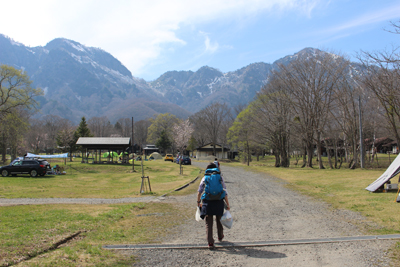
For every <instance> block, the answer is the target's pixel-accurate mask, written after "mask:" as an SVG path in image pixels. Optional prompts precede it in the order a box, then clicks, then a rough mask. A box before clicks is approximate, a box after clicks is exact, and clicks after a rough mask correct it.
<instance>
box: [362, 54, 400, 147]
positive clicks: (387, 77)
mask: <svg viewBox="0 0 400 267" xmlns="http://www.w3.org/2000/svg"><path fill="white" fill-rule="evenodd" d="M397 55H398V54H397V53H395V51H392V52H391V53H390V54H389V53H386V52H379V53H364V57H359V59H360V60H361V62H362V64H363V65H364V67H365V68H366V71H365V72H364V74H363V76H362V78H363V79H362V81H361V82H362V84H363V85H364V86H365V87H366V88H367V89H368V90H370V91H371V92H372V93H373V94H374V95H375V97H376V98H377V99H378V101H379V106H380V107H381V108H382V109H383V110H384V113H385V119H386V122H387V123H388V125H390V129H391V132H392V134H393V136H394V138H395V139H396V141H397V143H398V144H400V129H399V125H400V57H398V56H397Z"/></svg>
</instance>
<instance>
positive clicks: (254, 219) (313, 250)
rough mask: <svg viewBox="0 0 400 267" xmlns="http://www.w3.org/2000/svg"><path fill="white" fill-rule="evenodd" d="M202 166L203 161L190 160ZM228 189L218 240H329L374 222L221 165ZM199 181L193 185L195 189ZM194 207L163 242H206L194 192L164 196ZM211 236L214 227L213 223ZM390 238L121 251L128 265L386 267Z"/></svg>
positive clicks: (270, 179) (356, 232) (279, 182)
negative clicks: (225, 225) (225, 222)
mask: <svg viewBox="0 0 400 267" xmlns="http://www.w3.org/2000/svg"><path fill="white" fill-rule="evenodd" d="M193 164H196V165H198V166H200V167H202V168H205V166H206V163H197V162H193ZM221 170H222V173H223V176H224V179H225V182H226V185H227V189H228V193H229V202H230V204H231V213H232V216H233V218H234V222H233V227H232V229H225V230H224V235H225V238H224V241H223V242H245V241H247V242H254V241H268V240H277V239H280V240H282V239H301V238H307V239H308V238H329V237H344V236H357V235H363V233H362V232H361V231H360V230H359V227H357V226H356V225H355V223H357V224H358V225H360V224H361V225H364V226H367V227H368V226H371V225H372V226H374V225H373V224H372V223H370V222H368V221H367V220H366V219H365V218H364V217H362V216H361V215H359V214H357V213H354V212H349V211H340V210H339V211H338V210H333V209H331V208H330V207H329V205H327V204H326V203H321V202H317V201H315V200H313V199H311V198H309V197H306V196H304V195H300V194H298V193H296V192H294V191H292V190H290V189H288V188H286V187H284V186H283V185H284V182H283V181H282V180H280V179H276V178H273V177H270V176H268V175H266V174H260V173H253V172H248V171H245V170H243V169H241V168H233V167H227V166H223V165H222V166H221ZM197 185H198V182H196V183H195V184H194V185H192V186H196V187H197ZM156 201H168V202H171V203H176V204H177V205H188V206H189V207H193V208H192V209H193V218H191V219H188V220H187V221H185V222H184V223H183V224H181V225H179V226H177V227H176V229H174V231H173V233H171V234H170V235H168V236H167V237H165V238H164V239H163V240H162V243H176V244H206V234H205V223H204V222H197V221H195V220H194V213H195V206H196V195H190V196H185V197H182V198H181V197H166V198H162V199H160V198H159V199H157V200H156ZM214 238H215V239H216V227H215V224H214ZM394 242H396V241H394V240H373V241H355V242H343V243H325V244H309V245H290V246H268V247H247V248H217V249H216V250H213V251H210V250H208V249H164V250H162V249H159V250H157V249H153V250H126V251H123V253H127V254H134V255H136V256H137V257H138V258H139V261H138V262H137V263H135V264H134V265H133V266H192V267H194V266H308V267H310V266H341V267H342V266H352V267H355V266H363V267H365V266H389V261H390V259H389V256H388V255H387V253H386V251H387V250H388V249H389V248H390V246H391V245H392V244H394Z"/></svg>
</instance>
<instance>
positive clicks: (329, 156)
mask: <svg viewBox="0 0 400 267" xmlns="http://www.w3.org/2000/svg"><path fill="white" fill-rule="evenodd" d="M324 143H325V147H326V153H327V154H328V155H327V156H328V164H329V167H330V168H331V169H333V165H332V158H331V151H330V149H329V148H328V143H327V142H326V141H324Z"/></svg>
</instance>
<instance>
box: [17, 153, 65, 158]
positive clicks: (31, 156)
mask: <svg viewBox="0 0 400 267" xmlns="http://www.w3.org/2000/svg"><path fill="white" fill-rule="evenodd" d="M25 157H27V158H41V159H66V158H68V153H64V154H57V155H36V154H32V153H29V152H28V153H27V154H26V155H25Z"/></svg>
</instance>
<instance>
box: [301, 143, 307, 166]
mask: <svg viewBox="0 0 400 267" xmlns="http://www.w3.org/2000/svg"><path fill="white" fill-rule="evenodd" d="M306 165H307V147H304V148H303V165H301V167H302V168H304V167H305V166H306Z"/></svg>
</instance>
